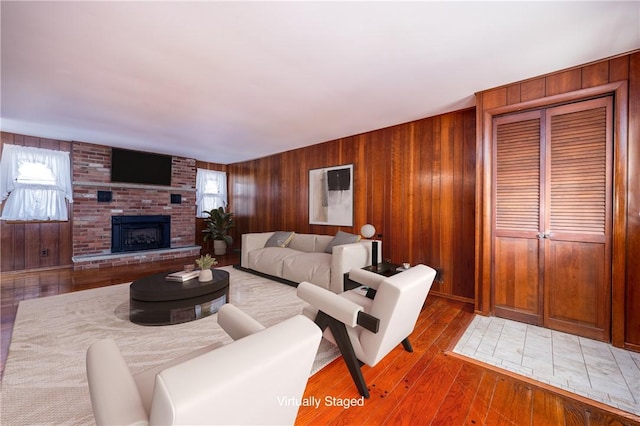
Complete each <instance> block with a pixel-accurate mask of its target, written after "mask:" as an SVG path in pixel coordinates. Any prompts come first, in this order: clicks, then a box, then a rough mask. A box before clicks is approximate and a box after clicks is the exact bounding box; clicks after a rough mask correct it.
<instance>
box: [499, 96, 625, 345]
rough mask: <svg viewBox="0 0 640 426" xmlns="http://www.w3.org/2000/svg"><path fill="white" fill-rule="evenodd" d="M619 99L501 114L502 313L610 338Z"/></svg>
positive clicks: (500, 255) (500, 267) (500, 223)
mask: <svg viewBox="0 0 640 426" xmlns="http://www.w3.org/2000/svg"><path fill="white" fill-rule="evenodd" d="M612 117H613V109H612V98H611V97H603V98H598V99H592V100H587V101H582V102H577V103H573V104H568V105H562V106H556V107H549V108H546V109H540V110H535V111H528V112H521V113H513V114H509V115H505V116H500V117H495V118H494V119H493V143H494V146H493V155H494V159H493V164H494V169H493V180H494V181H493V185H492V186H493V191H494V193H493V200H495V203H494V205H493V220H492V223H493V224H492V228H493V229H492V232H493V247H492V256H493V262H492V265H493V266H492V268H493V270H492V293H491V294H492V309H493V312H494V314H495V315H497V316H500V317H504V318H509V319H514V320H517V321H523V322H527V323H530V324H535V325H540V326H544V327H547V328H551V329H555V330H560V331H565V332H568V333H572V334H577V335H580V336H585V337H589V338H593V339H598V340H603V341H609V340H610V322H611V241H612V235H611V229H612V210H611V209H612V187H613V186H612V185H613V182H612V160H613V159H612V152H613V148H612Z"/></svg>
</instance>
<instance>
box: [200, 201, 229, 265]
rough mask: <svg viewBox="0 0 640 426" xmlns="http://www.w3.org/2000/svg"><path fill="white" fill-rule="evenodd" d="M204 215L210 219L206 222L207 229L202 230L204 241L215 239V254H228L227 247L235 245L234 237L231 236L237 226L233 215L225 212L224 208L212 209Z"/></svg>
mask: <svg viewBox="0 0 640 426" xmlns="http://www.w3.org/2000/svg"><path fill="white" fill-rule="evenodd" d="M204 213H205V214H207V215H208V217H207V218H205V220H204V222H205V224H206V225H207V228H206V229H203V230H202V233H203V234H204V237H203V240H204V241H207V240H208V239H209V238H211V239H213V253H214V254H216V255H223V254H225V253H226V252H227V247H228V246H230V245H231V244H233V237H231V235H229V231H230V230H231V228H233V227H234V225H235V223H234V221H233V213H231V212H225V211H224V207H218V208H217V209H211V210H210V211H205V212H204Z"/></svg>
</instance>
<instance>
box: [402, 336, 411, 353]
mask: <svg viewBox="0 0 640 426" xmlns="http://www.w3.org/2000/svg"><path fill="white" fill-rule="evenodd" d="M402 347H403V348H404V350H405V351H407V352H413V346H411V342H410V341H409V338H408V337H407V338H406V339H404V340H403V341H402Z"/></svg>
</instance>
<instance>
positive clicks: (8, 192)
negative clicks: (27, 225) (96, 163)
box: [0, 144, 73, 220]
mask: <svg viewBox="0 0 640 426" xmlns="http://www.w3.org/2000/svg"><path fill="white" fill-rule="evenodd" d="M65 198H66V199H67V200H68V201H69V203H73V188H72V186H71V161H70V159H69V153H68V152H65V151H54V150H50V149H43V148H33V147H25V146H19V145H10V144H5V145H4V148H3V149H2V159H0V200H2V201H4V200H6V202H5V204H4V208H3V209H2V217H0V219H2V220H68V219H69V216H68V213H67V204H66V203H65Z"/></svg>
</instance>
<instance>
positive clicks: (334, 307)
mask: <svg viewBox="0 0 640 426" xmlns="http://www.w3.org/2000/svg"><path fill="white" fill-rule="evenodd" d="M297 294H298V297H299V298H301V299H302V300H304V301H305V302H307V303H310V304H311V305H313V306H314V307H316V308H317V309H318V310H319V311H321V312H324V313H325V314H326V315H329V316H330V317H332V318H334V319H336V320H337V321H340V322H341V323H343V324H344V325H346V326H348V327H355V326H356V325H359V326H361V327H364V328H366V329H367V330H369V331H372V332H374V333H377V332H378V328H379V327H380V320H379V319H378V318H376V317H374V316H372V315H369V314H367V313H366V312H364V308H363V307H362V306H360V305H358V304H357V303H354V302H352V301H351V300H349V299H347V298H344V297H342V296H340V295H337V294H335V293H332V292H331V291H329V290H327V289H324V288H322V287H318V286H317V285H315V284H311V283H309V282H306V281H305V282H301V283H300V284H299V285H298V293H297Z"/></svg>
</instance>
